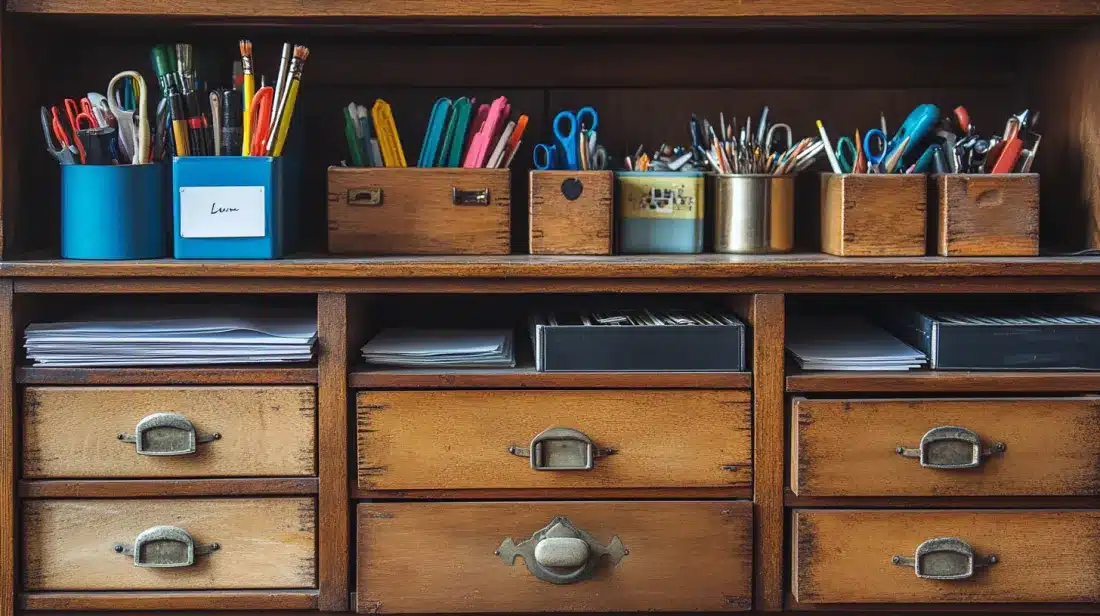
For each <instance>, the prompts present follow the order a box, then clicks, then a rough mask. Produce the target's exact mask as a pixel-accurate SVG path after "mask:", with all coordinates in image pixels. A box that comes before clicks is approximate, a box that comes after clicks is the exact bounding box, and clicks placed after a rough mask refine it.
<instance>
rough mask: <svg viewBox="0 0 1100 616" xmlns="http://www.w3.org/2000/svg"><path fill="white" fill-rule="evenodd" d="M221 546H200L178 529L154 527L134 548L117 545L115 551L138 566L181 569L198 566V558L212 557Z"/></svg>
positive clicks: (143, 534) (141, 535)
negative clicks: (206, 555)
mask: <svg viewBox="0 0 1100 616" xmlns="http://www.w3.org/2000/svg"><path fill="white" fill-rule="evenodd" d="M220 549H221V545H219V544H217V543H211V544H209V545H196V544H195V540H194V538H192V537H191V534H190V533H188V532H187V531H185V530H183V529H182V528H178V527H176V526H154V527H152V528H149V529H147V530H144V531H142V532H141V533H140V534H139V535H138V536H137V538H135V539H134V544H133V545H125V544H122V543H116V544H115V545H114V551H115V552H116V553H118V554H123V555H126V556H132V557H133V558H134V566H135V567H150V568H161V569H167V568H179V567H190V566H191V565H193V564H195V557H196V556H202V555H204V554H212V553H214V552H216V551H218V550H220Z"/></svg>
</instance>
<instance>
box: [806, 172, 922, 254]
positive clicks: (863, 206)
mask: <svg viewBox="0 0 1100 616" xmlns="http://www.w3.org/2000/svg"><path fill="white" fill-rule="evenodd" d="M927 181H928V180H927V177H926V176H924V175H917V174H913V175H867V174H856V175H836V174H832V173H826V174H822V176H821V250H822V251H823V252H826V253H828V254H831V255H837V256H842V257H915V256H921V255H923V254H925V236H926V233H927V230H926V226H927V224H928V218H927V210H928V188H927Z"/></svg>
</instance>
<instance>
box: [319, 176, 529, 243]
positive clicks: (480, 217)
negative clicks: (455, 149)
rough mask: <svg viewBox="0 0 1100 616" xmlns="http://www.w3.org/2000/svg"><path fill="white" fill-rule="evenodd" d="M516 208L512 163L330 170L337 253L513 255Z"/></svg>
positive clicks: (331, 239) (331, 231) (331, 226)
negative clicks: (490, 166)
mask: <svg viewBox="0 0 1100 616" xmlns="http://www.w3.org/2000/svg"><path fill="white" fill-rule="evenodd" d="M511 211H512V188H511V173H510V172H509V171H508V170H507V169H451V168H423V169H421V168H393V167H389V168H386V167H354V168H353V167H330V168H329V170H328V247H329V251H330V252H332V253H338V254H342V253H357V254H387V255H429V254H431V255H501V254H508V253H510V252H511V251H512V241H511V222H512V213H511Z"/></svg>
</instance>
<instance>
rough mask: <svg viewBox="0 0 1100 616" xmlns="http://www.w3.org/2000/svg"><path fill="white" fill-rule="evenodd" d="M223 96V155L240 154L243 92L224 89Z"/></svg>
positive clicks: (242, 130)
mask: <svg viewBox="0 0 1100 616" xmlns="http://www.w3.org/2000/svg"><path fill="white" fill-rule="evenodd" d="M221 96H222V105H221V107H222V122H221V125H222V138H221V145H222V152H221V153H222V156H240V153H241V139H242V138H243V132H244V129H243V128H242V126H241V123H242V122H243V113H244V112H243V110H242V109H241V103H242V101H241V93H240V91H235V90H224V91H222V93H221Z"/></svg>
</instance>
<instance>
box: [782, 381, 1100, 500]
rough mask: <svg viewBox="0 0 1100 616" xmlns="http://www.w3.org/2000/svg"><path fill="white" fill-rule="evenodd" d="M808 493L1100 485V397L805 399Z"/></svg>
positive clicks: (794, 430) (1066, 489)
mask: <svg viewBox="0 0 1100 616" xmlns="http://www.w3.org/2000/svg"><path fill="white" fill-rule="evenodd" d="M792 406H793V409H792V413H791V441H792V445H791V490H792V491H793V492H795V493H796V494H798V495H799V496H934V495H953V496H1060V495H1067V496H1073V495H1094V494H1100V464H1097V460H1098V459H1100V398H1097V397H1081V398H999V399H980V398H960V399H881V400H867V399H847V400H844V399H836V400H819V399H805V398H795V399H794V401H793V402H792Z"/></svg>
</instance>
